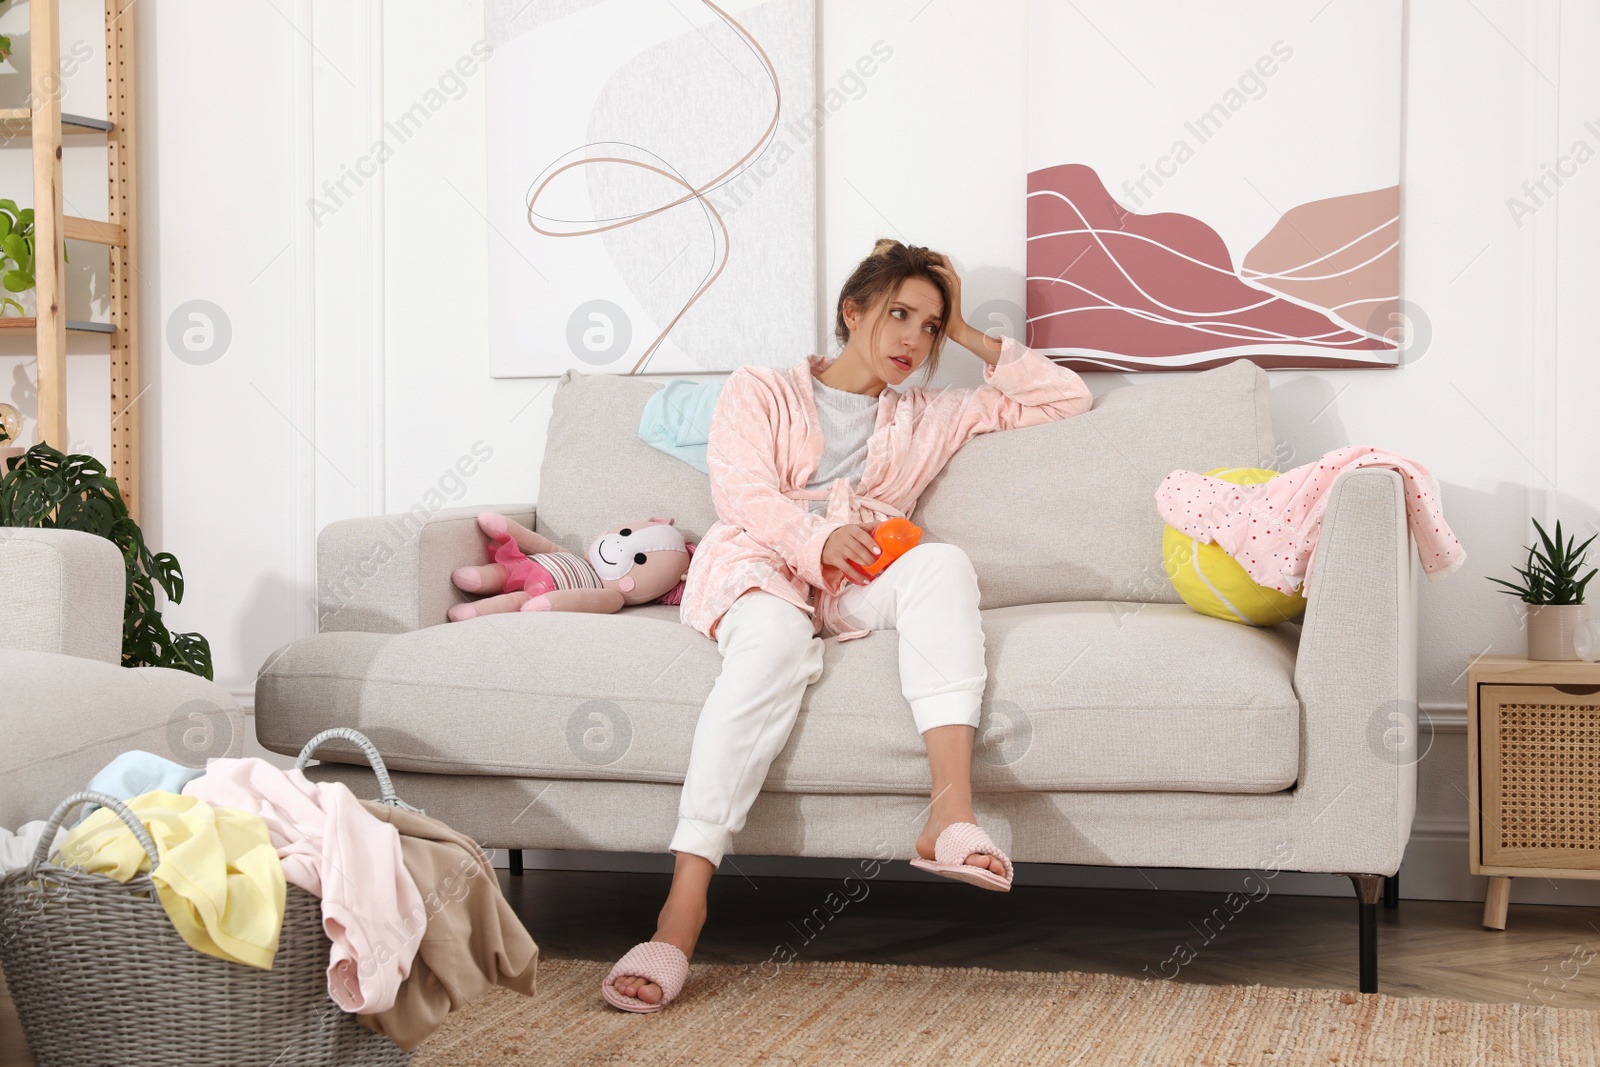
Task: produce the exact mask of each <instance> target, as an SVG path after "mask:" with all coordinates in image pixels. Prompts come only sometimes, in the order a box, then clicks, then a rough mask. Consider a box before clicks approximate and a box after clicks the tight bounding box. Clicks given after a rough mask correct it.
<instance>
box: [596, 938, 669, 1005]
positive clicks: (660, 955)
mask: <svg viewBox="0 0 1600 1067" xmlns="http://www.w3.org/2000/svg"><path fill="white" fill-rule="evenodd" d="M625 974H632V975H637V976H639V977H640V978H643V979H646V980H647V981H651V982H654V983H655V984H656V985H658V986H660V987H661V1003H660V1004H650V1003H647V1002H646V1001H643V1000H640V999H639V998H638V997H630V996H628V995H627V994H626V993H619V992H617V990H616V987H615V985H614V984H613V983H615V982H616V980H617V979H618V978H620V977H622V976H623V975H625ZM688 977H689V958H688V957H687V956H685V955H684V954H683V950H682V949H680V948H679V947H678V946H677V945H671V944H668V943H667V942H665V941H641V942H639V943H638V944H637V945H634V946H633V947H632V948H630V949H629V950H628V951H627V952H626V953H624V954H623V957H622V958H621V959H620V960H618V961H617V962H616V965H615V966H613V967H612V968H611V971H610V973H608V974H607V975H606V978H605V981H603V982H601V983H600V995H601V996H603V997H605V998H606V1003H608V1004H610V1005H611V1006H612V1007H615V1008H621V1009H622V1010H623V1011H637V1012H649V1011H660V1010H661V1009H662V1008H664V1007H666V1006H667V1005H668V1004H671V1003H672V1002H673V1000H674V999H675V998H676V997H677V995H678V991H679V990H681V989H682V988H683V982H684V979H686V978H688Z"/></svg>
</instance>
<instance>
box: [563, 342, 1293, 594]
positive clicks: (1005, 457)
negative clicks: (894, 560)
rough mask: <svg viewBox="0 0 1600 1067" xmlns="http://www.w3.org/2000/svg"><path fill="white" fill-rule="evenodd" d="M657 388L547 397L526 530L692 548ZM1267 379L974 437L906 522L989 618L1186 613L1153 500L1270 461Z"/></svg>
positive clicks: (1145, 398)
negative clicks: (668, 519)
mask: <svg viewBox="0 0 1600 1067" xmlns="http://www.w3.org/2000/svg"><path fill="white" fill-rule="evenodd" d="M664 385H665V382H664V381H662V380H660V379H653V380H652V379H647V378H640V377H635V376H630V375H618V374H586V373H584V372H582V371H574V370H569V371H567V372H565V373H564V374H563V375H562V376H561V379H560V382H559V384H558V386H557V389H556V395H555V400H554V402H553V410H552V413H551V418H550V429H549V434H548V436H547V438H546V441H545V453H544V462H543V465H542V466H541V467H540V474H539V504H538V511H537V514H536V517H535V528H536V529H537V530H538V531H539V532H540V533H542V534H544V535H545V536H546V537H548V538H550V539H551V540H552V541H555V542H557V543H558V544H560V545H561V546H562V547H563V548H566V549H568V550H569V551H573V552H582V551H584V550H585V549H586V548H587V547H588V543H589V541H590V540H592V539H593V538H594V537H595V536H596V535H598V534H599V533H600V532H601V531H602V530H604V529H606V528H607V527H608V526H613V525H615V524H617V523H619V522H626V521H631V520H636V519H647V518H650V517H651V516H668V515H670V516H672V517H673V518H674V519H675V520H676V522H677V526H678V528H679V529H681V530H682V531H683V534H684V536H685V537H687V538H688V539H689V540H691V541H697V540H699V539H700V538H701V537H702V536H704V535H705V532H706V530H707V529H709V528H710V527H711V524H712V523H713V522H715V521H716V517H717V516H716V509H715V508H714V507H713V506H712V503H711V486H710V482H709V480H708V479H707V477H706V476H705V475H704V474H702V473H701V472H700V471H698V470H696V469H695V468H694V467H691V466H690V465H689V464H687V463H685V462H683V461H682V460H680V459H676V458H674V457H672V456H669V455H667V454H666V453H664V452H661V451H659V450H657V449H655V448H652V447H651V446H650V445H648V444H646V443H645V442H644V441H643V440H641V439H640V437H639V418H640V416H641V415H642V414H643V411H644V405H645V402H646V401H647V400H649V399H650V396H651V395H652V394H653V393H654V392H655V391H656V390H658V389H661V388H662V387H663V386H664ZM1272 458H1273V435H1272V418H1271V402H1270V397H1269V390H1268V384H1267V375H1266V372H1265V371H1263V370H1262V369H1261V368H1259V367H1257V366H1256V365H1255V364H1253V363H1251V362H1249V361H1248V360H1244V359H1240V360H1236V361H1234V362H1233V363H1229V364H1226V365H1224V366H1220V367H1215V368H1213V369H1211V370H1207V371H1202V372H1200V373H1197V374H1190V375H1183V376H1173V377H1167V376H1162V377H1160V378H1155V377H1152V378H1150V379H1146V380H1145V381H1144V382H1143V383H1141V384H1138V385H1132V386H1126V387H1123V388H1120V389H1116V390H1113V391H1111V392H1109V393H1107V394H1105V395H1104V396H1101V397H1098V398H1097V399H1096V400H1095V402H1094V407H1093V408H1092V409H1091V410H1089V411H1087V412H1085V413H1084V414H1082V415H1077V416H1074V417H1073V418H1070V419H1064V420H1062V421H1060V422H1055V423H1050V424H1048V425H1045V426H1030V427H1028V428H1026V429H1020V430H1008V431H1004V432H1001V433H992V434H984V435H982V436H980V437H977V438H974V439H973V440H972V441H969V442H968V443H967V444H966V446H965V447H963V448H962V449H961V451H960V452H958V453H957V454H956V455H955V457H954V458H953V459H951V461H950V462H949V463H948V464H947V465H946V466H945V469H944V470H943V471H942V472H941V473H940V474H939V476H938V477H937V478H935V479H934V481H933V483H932V484H931V485H929V486H928V488H927V489H926V490H924V491H923V494H922V497H921V499H920V500H919V501H918V503H917V508H916V510H915V512H914V513H913V516H912V517H913V519H914V520H915V521H916V522H917V523H918V524H919V525H921V526H922V527H923V528H924V529H925V530H926V531H927V533H926V537H927V538H928V539H929V540H936V541H949V542H953V543H955V544H959V545H961V546H962V547H963V548H965V549H966V550H967V554H968V556H970V557H971V558H972V562H973V564H974V566H975V567H976V569H977V572H978V584H979V587H980V589H981V591H982V600H981V604H982V606H983V607H984V608H998V607H1009V606H1011V605H1013V604H1033V603H1043V602H1047V601H1058V600H1132V601H1152V602H1163V603H1179V602H1180V601H1179V599H1178V595H1177V594H1176V593H1175V592H1173V589H1172V583H1171V582H1169V581H1168V580H1167V577H1166V575H1165V573H1164V572H1163V571H1162V569H1161V532H1162V529H1163V525H1164V524H1163V523H1162V521H1161V517H1160V515H1159V514H1158V513H1157V511H1156V504H1155V491H1156V486H1158V485H1160V484H1161V479H1162V478H1164V477H1166V476H1167V474H1168V473H1169V472H1171V471H1172V470H1174V469H1177V468H1179V467H1183V468H1187V469H1189V470H1198V471H1207V470H1211V469H1212V468H1213V467H1234V466H1237V467H1265V466H1271V465H1272V464H1271V460H1272Z"/></svg>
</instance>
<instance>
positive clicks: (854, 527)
mask: <svg viewBox="0 0 1600 1067" xmlns="http://www.w3.org/2000/svg"><path fill="white" fill-rule="evenodd" d="M877 528H878V523H875V522H852V523H849V524H848V525H845V526H841V527H839V528H838V529H836V530H834V531H833V533H831V534H829V535H828V539H827V540H826V541H824V542H823V544H822V565H823V567H825V568H826V567H832V568H834V569H835V570H837V571H839V572H840V573H841V574H843V575H844V576H845V578H847V579H848V580H849V581H851V582H854V583H855V584H856V585H866V584H867V583H868V582H869V581H871V579H870V578H868V577H867V576H866V575H864V574H862V573H861V572H860V571H858V570H856V569H855V568H854V567H852V566H850V564H851V562H852V561H853V562H856V563H859V564H861V566H863V567H866V566H870V565H871V564H872V562H873V561H874V560H876V559H877V558H878V553H879V551H880V549H879V548H878V542H876V541H874V540H873V539H872V533H873V531H874V530H876V529H877Z"/></svg>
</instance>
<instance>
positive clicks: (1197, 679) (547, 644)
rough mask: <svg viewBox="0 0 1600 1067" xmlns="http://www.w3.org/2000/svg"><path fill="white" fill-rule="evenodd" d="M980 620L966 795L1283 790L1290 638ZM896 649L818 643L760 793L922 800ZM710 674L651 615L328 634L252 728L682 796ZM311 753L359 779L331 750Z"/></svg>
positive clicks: (296, 743)
mask: <svg viewBox="0 0 1600 1067" xmlns="http://www.w3.org/2000/svg"><path fill="white" fill-rule="evenodd" d="M983 620H984V631H985V635H986V660H987V664H988V670H989V685H988V691H987V693H986V695H985V702H984V715H985V720H986V721H985V722H984V724H983V725H982V727H981V728H980V735H979V744H978V751H977V755H976V758H975V765H974V773H973V782H974V788H975V789H976V790H977V791H979V792H1014V791H1020V790H1045V791H1062V790H1130V789H1161V790H1191V791H1200V792H1215V793H1265V792H1275V791H1278V790H1281V789H1285V788H1287V787H1289V786H1291V785H1293V784H1294V782H1295V780H1296V778H1297V776H1298V771H1299V739H1300V705H1299V700H1298V699H1297V697H1296V695H1295V691H1294V687H1293V681H1292V679H1293V672H1294V661H1295V652H1296V649H1297V646H1298V639H1299V638H1298V629H1297V628H1296V627H1294V626H1293V625H1289V624H1285V625H1282V626H1278V627H1273V628H1268V629H1252V628H1248V627H1243V626H1236V625H1232V624H1229V623H1226V622H1223V621H1221V620H1219V619H1212V618H1206V617H1204V616H1201V615H1197V614H1195V613H1194V612H1192V611H1190V610H1189V609H1188V608H1187V607H1185V606H1183V605H1181V604H1180V605H1167V604H1122V603H1108V602H1099V601H1093V602H1079V603H1055V604H1038V605H1031V606H1022V607H1013V608H1000V609H994V610H990V611H985V612H984V614H983ZM898 641H899V635H898V634H897V633H896V632H894V631H883V632H878V633H873V634H871V635H869V636H868V637H864V638H861V639H859V640H854V641H845V642H841V641H838V640H833V639H830V640H827V641H826V642H825V646H826V647H825V667H824V672H823V676H822V678H821V680H820V681H818V682H817V683H816V684H815V685H813V686H811V687H810V688H809V689H808V690H807V693H806V697H805V700H804V703H803V704H802V706H801V711H800V716H799V719H798V721H797V723H796V725H795V729H794V731H793V733H792V734H791V735H790V738H789V742H788V744H787V746H786V747H785V749H784V751H783V752H782V753H781V754H780V755H779V756H778V758H777V760H776V761H775V762H774V763H773V766H772V769H771V772H770V773H769V775H768V777H767V780H766V783H765V785H764V788H765V789H766V790H767V791H769V792H789V793H884V792H887V793H910V794H925V793H926V792H927V790H928V785H929V779H928V767H927V758H926V749H925V748H924V745H923V742H922V738H921V736H920V735H918V733H917V732H916V728H915V726H914V725H913V723H912V719H911V709H910V707H909V706H908V705H907V703H906V701H905V698H904V697H903V696H902V695H901V693H900V682H899V667H898ZM720 670H721V655H720V653H719V652H718V651H717V646H716V644H715V643H714V642H712V641H708V640H706V639H705V638H704V637H702V636H701V635H699V634H698V633H696V632H695V631H693V630H691V629H689V628H688V627H685V626H683V625H682V624H681V623H679V622H678V621H677V609H676V608H672V607H666V606H662V605H650V606H646V607H643V608H634V609H629V610H626V611H623V612H619V613H617V614H615V615H589V614H550V613H543V612H540V613H523V612H516V613H511V614H502V615H490V616H485V617H482V618H477V619H472V620H469V621H467V622H461V623H449V624H445V625H440V626H432V627H429V628H427V629H424V630H418V631H414V632H411V633H404V634H368V633H356V632H348V633H325V634H319V635H316V636H314V637H308V638H304V639H301V640H299V641H296V642H293V643H291V644H289V645H287V646H285V647H284V648H282V649H281V650H280V651H279V652H278V653H277V654H275V655H274V656H273V657H272V658H271V659H270V660H269V661H268V663H267V665H266V666H265V667H264V668H263V669H262V671H261V674H260V676H259V677H258V679H257V681H256V701H255V714H256V729H257V736H258V737H259V738H260V740H261V743H262V744H263V745H265V746H266V747H267V748H269V749H271V750H272V751H275V752H280V753H283V754H285V755H292V754H295V753H297V752H299V750H300V748H301V746H302V745H303V744H304V743H305V741H306V740H307V739H308V738H310V737H311V736H312V735H313V734H315V733H317V732H318V731H320V730H323V729H326V728H328V727H330V726H353V727H355V728H356V729H358V730H361V731H362V732H363V733H365V734H367V736H368V737H370V738H372V740H373V741H374V742H375V743H376V744H377V745H378V748H379V749H380V751H382V752H383V754H384V756H385V758H386V759H387V760H388V762H389V765H390V766H391V767H392V768H394V769H397V770H406V771H427V772H436V773H456V774H483V775H510V776H518V777H538V778H571V779H586V780H626V781H640V782H672V783H678V782H682V781H683V774H684V769H685V768H686V767H687V766H688V760H689V747H690V742H691V740H692V739H693V736H694V727H695V721H696V719H697V718H698V717H699V713H700V708H701V706H702V705H703V704H704V702H705V699H706V697H707V695H708V694H709V693H710V691H711V687H712V684H713V683H714V682H715V680H716V677H717V674H718V672H719V671H720ZM341 751H342V752H343V753H345V755H341V754H339V753H340V752H341ZM319 755H326V758H329V759H334V760H349V761H355V760H358V759H359V756H358V755H357V754H356V753H355V750H354V749H343V750H340V749H337V748H335V747H332V746H330V747H329V748H327V749H324V750H319Z"/></svg>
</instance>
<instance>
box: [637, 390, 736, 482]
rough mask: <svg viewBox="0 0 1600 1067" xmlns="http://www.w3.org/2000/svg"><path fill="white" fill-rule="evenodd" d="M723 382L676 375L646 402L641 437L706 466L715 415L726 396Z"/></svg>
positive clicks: (691, 462)
mask: <svg viewBox="0 0 1600 1067" xmlns="http://www.w3.org/2000/svg"><path fill="white" fill-rule="evenodd" d="M722 384H723V383H722V382H720V381H716V382H695V381H690V380H689V379H687V378H674V379H672V381H670V382H668V383H667V384H666V385H664V386H662V387H661V388H660V389H657V390H656V392H655V395H653V396H652V397H651V398H650V399H649V400H647V401H646V402H645V405H644V413H643V414H642V415H641V416H640V417H639V437H640V438H641V439H643V441H644V442H645V443H646V444H648V445H650V446H651V447H653V448H659V449H660V450H661V451H663V452H665V453H666V454H667V455H669V456H676V457H678V458H679V459H681V460H683V461H684V462H685V463H687V464H689V466H691V467H694V468H695V469H697V470H699V471H702V472H704V473H710V471H709V470H708V469H707V467H706V442H707V441H708V440H709V439H710V437H711V416H712V413H713V412H715V411H716V409H717V397H718V396H720V395H722Z"/></svg>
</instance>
